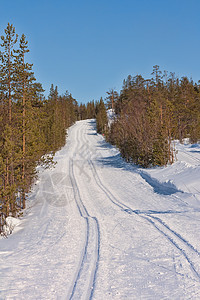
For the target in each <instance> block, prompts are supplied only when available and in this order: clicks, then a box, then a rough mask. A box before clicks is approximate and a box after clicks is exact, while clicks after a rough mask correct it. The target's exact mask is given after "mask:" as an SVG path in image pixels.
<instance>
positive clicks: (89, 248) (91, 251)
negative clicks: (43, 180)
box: [0, 121, 200, 300]
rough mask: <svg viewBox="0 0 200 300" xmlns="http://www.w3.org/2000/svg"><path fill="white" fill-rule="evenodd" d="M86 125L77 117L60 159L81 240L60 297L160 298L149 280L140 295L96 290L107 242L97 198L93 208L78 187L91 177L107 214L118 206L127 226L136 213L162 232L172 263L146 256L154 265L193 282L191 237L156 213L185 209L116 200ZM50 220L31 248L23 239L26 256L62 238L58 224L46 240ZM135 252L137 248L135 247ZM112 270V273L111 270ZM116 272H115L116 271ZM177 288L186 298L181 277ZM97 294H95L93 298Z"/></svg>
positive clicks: (199, 275)
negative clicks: (137, 205)
mask: <svg viewBox="0 0 200 300" xmlns="http://www.w3.org/2000/svg"><path fill="white" fill-rule="evenodd" d="M74 126H76V125H74ZM91 128H92V125H91V124H90V122H88V121H83V122H79V125H78V129H75V130H74V131H73V132H74V136H73V139H71V140H69V145H68V147H69V148H70V149H71V150H70V152H69V153H70V155H69V158H68V160H67V164H66V172H67V174H68V176H69V180H70V186H71V188H72V193H73V200H72V201H73V204H72V206H73V205H74V206H73V207H74V210H75V211H76V213H75V216H77V215H78V219H80V220H82V221H81V225H80V226H81V235H82V242H81V244H79V247H81V248H80V249H79V250H80V251H79V252H76V253H79V254H78V257H77V260H76V263H74V265H73V266H74V267H73V268H72V270H73V273H72V276H71V277H70V279H69V282H68V285H67V286H66V289H64V291H66V292H65V294H64V296H63V297H62V299H67V300H79V299H81V300H88V299H89V300H92V299H94V298H95V296H96V297H97V298H95V299H103V300H104V299H105V300H107V299H109V300H110V299H156V300H157V299H160V298H158V295H159V292H160V291H159V292H157V294H156V296H155V298H154V296H152V295H153V294H151V284H150V285H149V286H148V284H147V283H146V286H148V287H149V290H148V291H149V293H150V294H143V295H142V294H141V293H140V292H139V291H137V292H138V294H137V296H136V294H134V293H133V294H132V293H131V296H130V298H129V294H127V296H126V294H125V295H121V296H123V297H121V296H118V297H116V298H115V297H114V296H113V294H111V296H109V297H108V298H107V296H108V295H109V293H108V292H107V290H106V293H108V294H106V295H107V296H106V295H104V294H103V295H101V293H100V292H101V289H100V288H99V285H98V284H97V282H98V280H99V277H101V278H102V277H103V276H104V275H102V274H99V269H101V270H102V265H101V268H100V263H102V260H103V259H104V258H103V259H102V253H101V250H102V247H104V248H105V247H106V251H108V250H107V249H108V248H107V244H106V243H105V242H104V244H103V246H102V245H101V242H102V237H103V234H104V233H105V228H103V229H104V231H103V229H102V227H104V223H103V221H102V220H101V216H100V213H99V211H98V209H100V212H101V207H100V205H101V203H99V204H98V205H99V206H98V207H97V208H96V207H95V202H94V204H93V206H94V207H93V206H91V203H90V202H91V199H90V198H89V199H87V198H86V196H85V194H84V191H82V189H84V188H85V189H89V188H90V183H91V185H92V184H93V190H94V189H95V193H96V194H97V195H98V193H99V194H100V195H105V197H104V198H105V199H104V200H102V201H104V202H102V203H104V204H105V205H107V206H109V207H110V208H111V207H112V209H113V211H112V214H113V216H114V213H115V211H117V212H119V214H120V212H121V215H120V217H121V218H122V220H124V219H125V218H124V219H123V216H124V215H126V216H127V215H128V216H129V218H128V219H130V220H131V226H132V225H134V220H135V219H136V217H137V218H138V219H140V220H141V221H142V222H141V224H144V225H145V226H146V225H148V226H149V228H151V231H152V232H156V233H157V235H158V236H159V237H162V238H163V240H165V241H166V245H165V248H167V247H169V246H171V249H172V251H173V254H172V255H171V258H172V261H173V266H172V267H173V268H172V269H170V268H169V267H168V266H169V265H168V264H166V266H165V264H160V265H159V260H158V263H157V262H156V260H155V262H154V261H152V262H151V264H152V265H155V266H159V267H160V268H163V269H165V270H166V271H168V272H169V274H170V272H172V273H173V275H171V276H174V278H175V279H174V281H176V282H177V285H178V283H180V281H181V279H180V278H183V279H185V277H187V278H188V279H189V280H190V285H191V286H193V284H196V285H198V284H199V283H200V252H199V250H198V249H197V248H196V247H195V246H193V245H192V242H191V241H190V240H188V239H187V238H184V237H183V236H182V235H181V234H180V233H179V232H178V231H176V230H174V229H172V227H173V226H171V225H168V224H167V223H168V222H167V221H163V220H162V217H163V216H164V215H166V214H168V215H172V214H181V213H182V212H184V213H187V210H184V211H180V212H179V211H178V210H177V211H176V210H173V209H168V210H167V209H166V210H163V211H162V210H160V211H156V209H146V207H144V209H136V208H134V207H133V206H134V204H133V203H132V202H131V203H128V205H127V204H126V203H124V202H126V199H125V198H123V200H122V199H121V198H120V196H119V195H118V194H116V193H115V190H113V187H112V186H111V187H110V186H109V184H108V183H107V182H106V180H105V179H104V177H103V176H102V173H101V172H100V170H99V165H98V163H97V161H98V158H99V157H101V153H100V154H99V152H98V153H97V147H96V146H95V147H96V148H93V146H94V145H95V142H96V141H97V135H96V134H94V135H93V134H91V132H92V130H91ZM90 135H91V136H90ZM93 142H94V144H93ZM182 153H183V155H186V156H188V157H190V159H193V161H194V162H200V160H199V159H198V158H197V157H193V156H192V155H191V154H189V153H188V152H187V151H184V150H183V151H182ZM135 173H136V174H137V175H138V176H141V175H140V174H139V172H138V171H137V170H135ZM82 178H83V179H82ZM91 178H92V182H91ZM138 178H140V177H138ZM141 178H142V177H141ZM81 180H84V182H83V183H82V182H81ZM50 183H51V185H52V186H53V188H55V189H56V184H55V183H54V181H53V180H52V178H50ZM145 184H146V182H145ZM50 193H51V192H50ZM86 195H87V193H86ZM161 197H162V196H161ZM171 199H174V201H178V200H180V202H181V201H182V202H184V200H183V199H184V198H183V199H181V197H180V199H179V196H178V195H176V198H175V197H174V196H172V197H171ZM106 201H107V202H106ZM144 203H145V201H144ZM96 204H97V202H96ZM69 205H70V203H69ZM42 209H45V206H44V207H42ZM93 209H94V211H93ZM91 211H92V213H91ZM96 212H97V214H96ZM102 212H103V207H102ZM188 212H192V210H188ZM194 212H199V210H194ZM112 214H111V216H109V218H112ZM158 215H159V217H158ZM72 217H73V215H72ZM126 218H127V217H126ZM111 221H112V220H111ZM53 222H54V219H53V218H52V219H49V220H48V223H47V224H44V228H43V231H42V233H41V236H38V239H37V240H36V242H35V244H33V246H32V245H31V247H33V248H31V247H30V246H29V245H28V246H26V247H25V248H24V250H25V251H26V256H27V257H28V254H29V252H30V253H31V254H32V255H33V256H34V255H35V254H38V248H37V247H40V246H41V245H42V246H43V248H42V253H43V255H48V252H49V251H51V249H53V246H55V245H56V244H57V243H60V242H61V241H62V239H63V237H66V232H65V230H64V229H62V232H61V233H60V234H59V236H57V237H55V238H54V239H53V241H52V242H51V241H50V242H49V241H48V240H47V238H48V234H49V231H51V230H52V228H54V227H53ZM115 222H116V220H114V221H113V224H114V225H115V227H117V226H118V225H119V226H121V223H120V222H119V223H117V222H116V223H115ZM105 224H106V223H105ZM128 224H130V223H128V222H126V223H125V225H124V227H122V230H123V228H126V229H127V225H128ZM54 226H55V225H54ZM101 226H102V227H101ZM105 226H106V225H105ZM49 228H50V229H49ZM141 230H142V229H141ZM119 232H123V231H119ZM152 236H153V237H155V234H152ZM159 237H158V238H159ZM156 238H157V236H156ZM45 239H46V240H47V241H46V240H45ZM130 240H131V236H130ZM114 241H115V239H114ZM44 242H46V243H47V242H48V243H47V245H46V248H45V247H44V245H43V243H44ZM143 242H144V244H143V245H144V246H145V243H147V245H146V247H148V245H149V241H147V240H143ZM80 245H81V246H80ZM105 245H106V246H105ZM153 245H154V244H151V247H152V250H151V251H152V253H153V252H154V249H153ZM111 246H112V245H111ZM115 246H116V245H115ZM117 246H118V245H117ZM136 246H137V245H134V247H136ZM113 248H114V246H113ZM136 248H137V247H136ZM116 249H117V248H116ZM119 250H120V249H119ZM139 250H140V249H139ZM72 251H73V249H72ZM104 251H105V249H104ZM151 251H150V252H151ZM102 252H103V251H102ZM5 253H6V252H5ZM20 253H23V249H18V250H17V251H16V253H14V254H13V257H16V259H17V257H18V255H20ZM135 253H137V251H136V252H135ZM177 253H178V255H179V254H180V257H181V258H182V259H183V261H184V265H186V266H188V270H189V272H188V274H189V275H188V274H184V273H182V272H184V271H180V269H179V268H180V267H178V266H177V265H176V256H177ZM134 255H136V254H134ZM8 256H9V255H8ZM155 257H156V256H155ZM5 258H6V256H5ZM20 259H21V261H19V262H20V264H22V263H24V260H23V259H24V258H23V257H22V256H21V257H20ZM109 259H110V257H109V254H108V264H109V263H112V260H114V258H113V257H112V256H111V261H110V260H109ZM134 259H135V260H136V261H137V259H136V258H134ZM142 259H144V257H143V256H139V255H138V260H139V262H138V261H137V263H135V265H134V266H135V267H136V268H139V267H140V266H139V265H140V260H141V261H142ZM144 260H145V259H144ZM127 261H128V260H127ZM127 261H126V260H125V262H127ZM181 261H182V260H181ZM125 262H122V266H123V263H125ZM113 265H114V263H113ZM113 265H112V266H113ZM116 266H117V265H116ZM115 274H117V272H116V273H115ZM140 275H141V274H140ZM119 276H120V274H119ZM106 279H109V277H106V276H105V280H106ZM115 280H116V279H115ZM115 280H114V281H113V282H114V285H115ZM134 280H136V281H137V278H136V279H135V278H133V281H134ZM100 282H102V279H101V280H100ZM111 282H112V281H111ZM116 282H117V281H116ZM121 282H122V283H123V282H124V281H121ZM155 282H156V281H155ZM183 282H184V280H183ZM142 284H143V285H142ZM142 284H141V289H142V290H143V291H145V288H146V286H145V284H144V282H143V281H142ZM96 286H98V289H100V290H98V289H97V290H98V293H99V294H95V292H96ZM133 286H137V285H133ZM137 287H138V286H137ZM179 288H180V287H179ZM182 288H183V298H181V299H186V298H184V296H185V295H186V294H187V291H186V286H185V285H184V283H183V285H182ZM124 290H126V289H124ZM158 290H159V287H158ZM104 291H105V289H104ZM0 292H1V291H0ZM135 292H136V291H135ZM154 292H155V290H154ZM155 293H156V292H155ZM175 293H176V291H175ZM191 293H193V294H191V295H193V297H195V298H194V299H199V298H198V296H199V290H198V289H197V290H196V291H195V290H193V291H192V292H191ZM49 295H50V293H49ZM99 295H100V296H99ZM133 295H134V297H133ZM189 295H190V294H189ZM191 295H190V299H193V298H192V296H191ZM98 296H99V297H100V298H98ZM168 296H169V298H167V296H166V294H165V295H164V294H163V299H171V298H170V295H168ZM179 296H180V294H178V292H177V297H176V296H175V294H174V299H180V298H179ZM0 297H1V296H0ZM31 297H32V296H31ZM31 297H30V298H31ZM101 297H102V298H101ZM0 299H1V298H0ZM2 299H4V298H2ZM5 299H15V298H14V297H13V298H10V297H9V298H5ZM16 299H19V298H17V297H16ZM23 299H24V298H23ZM27 299H28V298H27ZM31 299H32V298H31ZM37 299H39V298H37ZM41 299H46V298H45V297H44V295H43V297H41ZM51 299H58V298H57V297H56V296H55V298H51Z"/></svg>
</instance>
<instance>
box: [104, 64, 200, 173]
mask: <svg viewBox="0 0 200 300" xmlns="http://www.w3.org/2000/svg"><path fill="white" fill-rule="evenodd" d="M152 75H153V76H152V78H151V79H144V78H143V77H142V76H141V75H137V76H134V77H132V76H130V75H129V76H128V78H127V79H126V80H124V83H123V87H122V90H121V92H120V94H119V95H118V94H117V92H116V91H113V90H111V91H109V92H108V97H107V99H106V100H107V108H111V107H112V106H113V108H114V111H115V121H114V122H113V123H112V125H111V127H110V128H108V127H105V128H106V130H105V133H106V136H107V140H108V141H109V142H111V143H113V144H115V145H116V146H117V147H118V148H119V150H120V152H121V154H122V156H123V157H124V158H125V159H126V160H127V161H130V162H134V163H136V164H138V165H140V166H143V167H149V166H163V165H166V164H168V163H173V162H174V146H173V143H172V141H173V140H174V139H178V140H179V141H180V142H182V141H183V139H184V138H189V140H190V142H191V143H196V142H198V141H199V140H200V82H198V83H194V82H193V80H192V79H190V80H189V79H188V78H187V77H182V78H180V79H179V78H178V77H176V76H175V73H170V74H169V75H168V73H167V72H166V71H164V72H161V71H160V68H159V66H157V65H156V66H154V67H153V72H152ZM105 126H106V125H105Z"/></svg>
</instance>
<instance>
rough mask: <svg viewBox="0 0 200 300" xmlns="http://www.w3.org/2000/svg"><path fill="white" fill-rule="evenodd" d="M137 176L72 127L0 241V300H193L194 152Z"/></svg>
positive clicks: (198, 201) (197, 185) (198, 213)
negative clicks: (18, 218) (53, 163)
mask: <svg viewBox="0 0 200 300" xmlns="http://www.w3.org/2000/svg"><path fill="white" fill-rule="evenodd" d="M177 149H178V151H179V152H178V154H177V157H178V161H177V162H175V163H174V164H173V165H172V166H168V167H163V168H153V169H148V170H146V169H145V170H144V169H140V168H137V167H135V166H133V165H130V164H127V163H125V162H124V161H123V160H122V159H121V157H120V154H119V152H118V151H117V150H116V149H115V148H114V147H112V146H111V145H109V144H107V143H106V142H105V140H104V138H103V137H102V136H101V135H98V134H96V130H95V121H94V120H86V121H80V122H77V123H76V124H75V125H74V126H72V127H71V128H70V130H69V136H68V138H67V143H66V146H65V147H63V148H62V149H61V150H60V151H59V152H57V154H56V156H55V160H56V161H57V164H56V166H55V168H54V169H52V170H45V171H43V172H41V173H40V176H39V180H38V182H37V184H36V185H35V186H34V188H33V192H32V193H31V194H30V203H29V209H27V210H26V212H25V213H26V214H25V217H23V218H22V220H21V222H20V224H18V225H17V226H16V227H15V230H14V233H13V234H12V235H10V236H9V237H8V238H7V239H6V238H1V239H0V271H1V273H0V299H20V300H21V299H34V300H35V299H99V300H102V299H103V300H104V299H105V300H107V299H108V300H109V299H153V300H155V299H200V146H199V145H194V146H191V145H180V144H177Z"/></svg>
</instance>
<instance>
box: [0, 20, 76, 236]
mask: <svg viewBox="0 0 200 300" xmlns="http://www.w3.org/2000/svg"><path fill="white" fill-rule="evenodd" d="M0 46H1V52H0V232H1V231H2V227H3V224H4V222H5V218H6V217H7V216H16V215H18V213H19V211H20V210H21V209H23V208H25V206H26V195H27V193H28V192H29V190H30V187H31V184H32V183H33V180H34V178H35V176H36V167H37V166H38V165H43V166H44V167H48V166H49V165H51V164H52V159H53V155H54V153H55V151H57V150H58V149H60V147H62V146H63V145H64V144H65V139H66V128H67V127H69V126H70V125H71V124H73V123H74V122H75V121H76V120H77V119H78V117H79V107H78V104H77V101H76V100H75V99H73V97H72V95H71V94H69V93H68V92H66V94H65V95H64V96H59V94H58V89H57V87H55V88H54V86H53V85H52V86H51V89H50V94H49V97H48V99H45V97H44V95H43V92H44V90H43V89H42V85H41V84H40V83H38V82H36V79H35V77H34V73H33V71H32V64H30V63H27V62H26V54H27V53H28V52H29V50H28V42H27V40H26V37H25V35H24V34H23V35H22V36H21V38H19V37H18V35H17V34H16V32H15V28H14V27H13V25H10V24H8V25H7V28H6V29H5V35H4V36H2V37H1V45H0Z"/></svg>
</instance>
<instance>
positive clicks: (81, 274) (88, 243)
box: [67, 131, 100, 300]
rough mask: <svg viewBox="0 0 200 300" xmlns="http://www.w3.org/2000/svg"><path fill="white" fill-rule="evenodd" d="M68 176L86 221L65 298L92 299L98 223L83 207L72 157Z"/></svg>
mask: <svg viewBox="0 0 200 300" xmlns="http://www.w3.org/2000/svg"><path fill="white" fill-rule="evenodd" d="M79 132H80V131H79ZM77 141H78V136H76V145H78V142H77ZM69 176H70V179H71V183H72V187H73V192H74V199H75V201H76V205H77V208H78V210H79V213H80V216H81V217H82V218H84V220H85V222H86V230H85V231H86V232H85V235H86V240H85V246H84V249H83V251H82V255H81V259H80V263H79V267H78V269H77V272H76V274H75V279H74V282H73V284H72V285H71V289H70V291H69V293H68V298H67V299H70V300H71V299H92V296H93V293H94V288H95V280H96V274H97V270H98V263H99V252H100V229H99V223H98V220H97V218H96V217H91V216H90V215H89V213H88V211H87V208H86V207H85V205H84V203H83V201H82V199H81V195H80V191H79V188H78V185H77V181H76V179H75V175H74V161H73V158H72V159H70V161H69ZM88 276H89V278H88Z"/></svg>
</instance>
